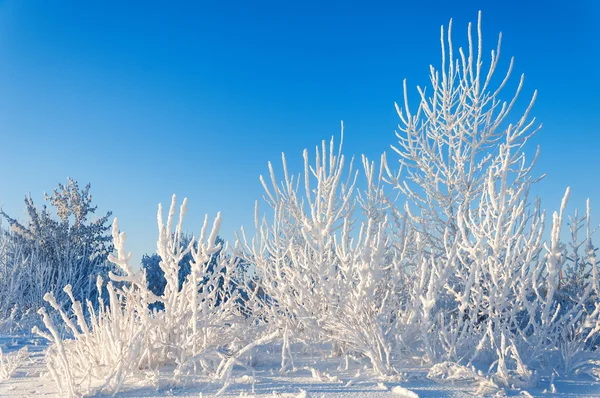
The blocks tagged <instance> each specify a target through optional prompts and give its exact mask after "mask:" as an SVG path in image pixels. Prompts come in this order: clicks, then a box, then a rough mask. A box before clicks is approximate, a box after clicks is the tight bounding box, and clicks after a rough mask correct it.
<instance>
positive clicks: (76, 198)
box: [0, 178, 113, 306]
mask: <svg viewBox="0 0 600 398" xmlns="http://www.w3.org/2000/svg"><path fill="white" fill-rule="evenodd" d="M90 188H91V186H90V184H87V185H86V186H85V188H83V189H80V188H79V185H78V183H77V181H75V180H73V179H71V178H69V179H68V181H67V184H65V185H63V184H58V188H57V189H55V190H54V191H53V192H52V194H50V195H48V194H45V195H44V196H45V200H46V202H48V203H49V205H50V206H51V207H52V208H54V210H55V214H56V215H54V214H53V212H51V211H50V209H49V208H48V206H47V205H43V206H42V207H41V208H38V207H36V205H35V203H34V201H33V199H32V198H31V196H26V197H25V207H26V212H27V215H28V216H29V217H28V218H29V219H28V220H27V221H26V222H23V223H21V222H19V221H17V219H16V218H13V217H11V216H9V215H8V214H6V213H5V212H4V211H3V210H0V216H2V218H4V219H5V220H6V221H7V222H8V224H9V226H10V229H11V231H10V232H9V233H8V232H7V233H5V236H4V238H5V239H8V240H10V242H11V243H10V245H7V246H8V247H11V248H13V250H12V253H11V252H7V253H6V254H5V260H4V262H5V263H10V264H13V265H12V267H13V268H14V267H20V274H22V275H23V278H22V279H23V280H22V281H20V284H21V289H20V291H19V294H20V295H21V296H22V297H14V298H13V299H12V300H11V301H12V302H11V303H10V304H11V305H12V304H14V305H21V306H22V303H26V302H29V303H30V304H31V305H35V302H36V301H37V300H33V302H31V300H28V299H27V297H26V296H29V295H34V296H36V297H39V298H40V299H41V297H43V295H44V294H45V293H46V292H48V291H54V292H55V294H56V295H57V298H59V299H64V298H66V297H65V296H64V293H63V291H62V287H63V286H65V285H67V284H70V285H71V286H72V288H73V294H74V295H75V297H77V298H78V299H84V298H88V297H91V296H92V295H93V293H94V292H95V289H96V276H97V275H107V274H108V271H109V270H110V269H112V267H111V266H109V265H108V262H107V257H108V254H109V253H111V252H112V250H113V245H112V240H111V236H110V224H108V219H109V217H110V216H111V214H112V213H111V212H107V213H106V214H105V215H104V216H101V217H94V218H92V216H93V215H94V214H95V213H96V210H97V206H93V205H92V196H91V194H90ZM2 283H3V281H0V285H1V284H2ZM13 302H14V303H13ZM37 304H40V305H41V304H42V302H41V301H40V302H39V303H37Z"/></svg>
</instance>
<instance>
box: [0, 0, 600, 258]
mask: <svg viewBox="0 0 600 398" xmlns="http://www.w3.org/2000/svg"><path fill="white" fill-rule="evenodd" d="M125 3H127V4H125ZM418 3H426V4H418ZM479 9H481V10H482V11H483V34H484V47H485V52H486V53H488V54H489V51H490V50H491V49H492V48H494V47H495V44H496V38H497V35H498V33H499V32H500V31H502V32H503V47H502V48H503V60H502V62H501V66H502V67H506V65H507V64H508V61H509V59H510V56H514V57H515V59H516V64H515V74H514V76H513V81H516V80H517V79H518V75H519V74H521V73H524V74H525V77H526V80H525V87H524V95H523V98H524V99H525V98H528V97H529V96H530V95H531V93H532V92H533V90H534V89H538V90H539V96H538V101H537V105H536V107H535V108H534V112H533V114H534V115H535V116H536V117H537V119H538V120H539V121H540V122H543V123H544V128H543V129H542V131H541V132H540V133H539V134H538V135H537V136H536V138H535V139H534V140H533V141H534V142H532V144H533V145H532V146H531V147H530V148H531V149H532V150H533V149H534V145H535V144H540V145H541V157H540V160H539V163H538V166H537V171H538V172H539V173H540V174H541V173H544V172H545V173H547V174H548V177H547V178H546V179H545V180H544V181H543V182H541V183H540V184H538V186H536V188H535V192H536V193H538V194H540V196H541V197H542V198H543V203H544V205H545V206H546V207H548V208H550V209H555V208H557V207H558V206H559V201H560V198H561V197H562V194H563V192H564V189H565V188H566V186H568V185H570V186H571V187H572V201H571V203H572V204H573V205H578V206H579V207H584V206H585V199H586V198H587V197H590V198H591V199H592V206H593V207H594V205H595V207H596V208H597V209H598V210H597V211H596V214H600V190H599V188H598V183H597V174H598V171H597V170H598V168H599V166H600V157H599V156H598V153H599V148H600V147H599V144H600V100H599V99H598V94H597V93H598V92H599V91H600V77H599V73H598V72H599V71H600V56H599V55H598V53H599V50H600V45H599V43H600V41H599V39H600V28H599V26H600V23H599V22H598V21H599V19H600V8H599V6H598V5H597V2H595V1H592V0H584V1H577V2H564V1H560V2H559V1H544V2H540V1H529V2H524V1H513V0H510V1H502V2H482V1H460V2H451V1H443V2H442V1H431V2H416V1H413V2H401V1H393V2H387V3H386V2H368V3H367V2H361V3H359V2H356V3H354V2H341V1H340V2H320V1H319V2H317V1H314V2H313V1H304V2H293V3H292V2H281V1H273V2H263V1H255V2H239V3H234V2H217V1H212V2H204V1H199V2H189V4H186V3H179V2H154V1H143V2H142V1H140V2H134V1H129V2H117V1H115V2H111V1H102V2H88V1H85V2H81V1H79V2H76V1H59V2H50V1H41V0H40V1H16V0H9V1H3V2H2V3H0V205H2V207H3V209H4V210H5V211H6V212H7V213H9V214H14V215H17V216H18V217H21V218H24V206H23V202H22V199H23V196H24V195H25V194H27V193H28V192H30V193H31V195H32V197H33V198H34V200H37V202H38V203H40V204H41V203H42V201H43V192H44V191H48V192H49V191H51V190H52V189H54V188H55V187H56V185H57V183H59V182H65V181H66V179H67V177H68V176H71V177H73V178H75V179H76V180H78V181H79V182H80V184H81V185H82V186H83V185H84V184H85V183H87V182H91V183H92V194H93V197H94V202H95V203H96V204H97V205H99V210H100V211H106V210H112V211H113V212H114V215H116V216H117V217H119V220H120V225H121V228H122V229H123V230H125V231H126V232H127V233H128V236H129V240H128V247H129V248H130V249H131V250H132V251H134V258H136V259H137V258H139V257H141V255H142V254H143V253H146V252H151V251H153V250H154V248H155V246H154V245H155V243H154V242H155V236H156V226H155V225H156V219H155V214H156V205H157V203H158V202H163V203H167V202H169V200H170V196H171V194H172V193H177V194H178V196H179V197H181V198H183V197H185V196H187V197H188V198H189V202H190V203H189V213H188V214H189V215H188V217H187V219H186V223H185V225H186V230H188V231H190V232H195V233H197V232H198V230H199V228H200V226H201V225H200V223H201V220H202V218H203V216H204V214H205V213H208V214H210V215H211V216H212V215H214V214H216V212H217V211H219V210H220V211H222V212H223V230H222V235H223V236H224V237H226V238H232V237H233V231H234V230H236V229H237V228H239V226H240V225H246V226H250V224H251V223H252V216H253V207H254V201H255V200H256V199H259V198H260V197H261V194H262V191H261V186H260V183H259V180H258V177H259V175H260V174H261V173H265V172H266V170H267V168H266V164H267V161H268V160H273V161H275V162H276V163H278V161H279V159H280V154H281V152H285V153H286V154H287V157H288V159H289V160H290V167H291V168H292V169H296V170H299V169H298V166H299V165H300V159H301V152H302V150H303V148H305V147H311V148H312V147H313V146H314V145H316V144H318V143H319V142H320V140H322V139H328V138H329V137H331V136H332V135H338V134H339V125H340V120H344V123H345V126H346V132H345V137H346V138H345V148H346V150H345V153H346V154H347V155H357V156H358V155H360V154H361V153H364V154H367V155H368V156H370V157H372V158H376V157H378V156H379V154H380V153H382V152H383V151H387V150H389V146H390V145H391V144H394V143H395V136H394V130H395V128H396V124H397V116H396V114H395V110H394V102H395V101H402V81H403V79H405V78H406V79H407V80H408V86H409V88H410V90H411V92H412V94H413V98H414V96H415V94H416V91H415V89H414V87H416V85H421V86H423V85H426V84H427V83H428V71H429V69H428V68H429V65H430V64H433V65H436V66H437V65H439V59H440V55H439V54H440V51H439V27H440V25H442V24H444V25H446V24H447V23H448V21H449V19H450V18H453V19H454V37H455V43H457V44H458V45H461V44H462V45H464V43H465V38H466V28H467V23H468V22H469V21H473V22H474V21H476V19H477V11H478V10H479ZM595 219H596V220H597V221H600V217H595Z"/></svg>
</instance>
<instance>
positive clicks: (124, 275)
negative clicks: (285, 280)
mask: <svg viewBox="0 0 600 398" xmlns="http://www.w3.org/2000/svg"><path fill="white" fill-rule="evenodd" d="M175 209H176V206H175V196H173V201H172V203H171V207H170V211H169V214H168V217H167V223H166V224H164V222H163V216H162V208H161V207H160V206H159V211H158V229H159V238H158V242H157V253H158V254H159V256H160V257H161V259H162V261H161V263H160V267H161V269H162V271H163V272H164V275H165V277H166V286H165V289H164V292H163V294H162V295H161V296H156V295H154V294H153V293H152V292H151V291H150V290H149V289H148V284H147V282H146V277H145V274H144V272H143V270H141V271H138V272H134V271H133V269H132V268H131V266H130V264H129V260H130V258H131V253H129V254H127V253H126V252H125V234H124V233H123V232H119V229H118V222H117V220H116V219H115V222H114V223H113V240H114V245H115V248H116V250H117V256H113V255H110V256H109V259H110V261H112V262H113V263H114V264H116V265H117V266H118V268H119V269H120V271H121V274H120V275H115V274H114V273H112V272H111V273H110V274H109V277H110V282H108V284H107V285H106V286H104V281H103V280H102V278H98V280H97V290H98V291H99V292H100V291H102V289H106V290H107V292H108V302H105V301H104V299H103V298H102V296H100V297H99V298H98V300H99V302H100V304H99V308H98V310H96V309H95V308H94V306H93V304H92V302H91V301H89V300H88V301H86V307H87V308H86V309H87V311H88V313H89V315H86V314H85V313H84V309H83V308H82V304H81V303H80V302H79V301H78V300H76V299H75V297H74V296H73V294H72V289H71V286H69V285H67V286H66V287H65V289H64V291H65V293H66V294H67V295H68V296H69V297H70V299H71V312H72V315H68V314H67V312H66V311H64V310H63V309H62V307H61V306H60V305H59V303H57V301H56V300H55V298H54V296H53V294H52V293H48V294H47V295H46V296H45V300H46V301H47V302H48V303H49V304H50V305H51V306H52V307H53V308H54V310H55V311H57V312H58V313H59V314H60V316H61V318H62V321H63V322H64V324H65V325H66V327H67V328H68V329H69V330H70V331H71V333H72V335H73V338H72V339H63V338H62V336H60V335H59V333H58V332H57V330H56V326H55V324H54V322H53V321H52V319H50V317H49V316H48V314H47V312H46V310H45V309H44V308H42V309H40V314H41V315H42V317H43V321H44V324H45V326H46V329H47V331H41V330H39V329H38V328H36V329H35V332H36V333H38V334H40V335H42V336H43V337H45V338H47V339H48V340H50V341H52V342H53V343H54V344H53V346H52V347H50V349H49V350H48V353H47V363H48V368H49V370H50V372H51V374H52V376H53V377H54V379H55V381H56V383H57V385H58V386H59V389H60V391H61V394H64V395H68V396H80V395H84V394H89V393H93V392H99V391H109V392H118V391H119V390H120V388H121V387H122V385H123V383H124V382H125V380H126V379H128V378H136V377H142V378H143V376H144V375H145V376H148V377H150V376H152V374H153V372H157V371H158V370H159V369H160V368H161V367H163V366H164V365H173V366H175V372H174V375H173V381H174V382H180V381H182V380H183V379H184V378H185V377H187V376H189V375H193V374H196V373H200V372H205V373H210V372H212V373H218V374H219V375H221V374H222V372H224V371H223V370H221V369H226V370H229V369H230V367H231V366H230V365H229V362H228V361H229V360H230V359H231V358H234V357H235V353H236V349H237V348H239V347H243V346H244V345H245V341H244V334H243V333H240V332H239V331H238V330H237V322H236V320H237V318H240V317H239V314H238V305H237V296H236V295H237V294H238V293H237V290H228V289H227V286H229V283H228V282H229V278H230V274H231V272H232V271H233V270H234V269H235V262H234V261H232V260H231V259H230V258H229V257H227V256H225V255H224V252H226V248H223V253H222V254H220V255H219V256H218V258H217V260H216V262H215V263H214V269H213V270H212V272H211V271H209V270H208V269H207V267H208V266H209V264H210V263H211V261H210V260H211V257H212V256H213V255H215V253H217V252H219V250H220V249H221V246H220V245H219V244H217V243H216V238H217V233H218V230H219V226H220V215H218V216H217V218H216V219H215V222H214V225H213V228H212V231H210V233H208V234H207V232H208V229H207V228H208V218H205V221H204V225H203V227H202V230H201V233H200V237H199V239H198V241H197V244H194V240H191V241H190V242H189V243H188V245H187V246H183V245H181V242H182V229H181V226H182V221H183V216H184V214H185V211H186V201H185V200H184V202H183V205H182V206H181V208H180V214H179V220H178V222H177V224H176V225H174V216H175ZM187 253H191V256H192V262H191V264H190V266H191V272H190V274H189V276H188V277H187V279H186V280H185V281H184V283H183V285H182V286H181V288H180V286H179V278H178V274H179V264H180V261H181V259H182V258H183V257H184V256H185V255H186V254H187ZM155 302H161V303H162V305H163V306H164V311H156V310H152V309H151V308H150V305H151V304H153V303H155ZM242 354H243V353H242ZM219 365H220V366H221V368H219V367H218V366H219ZM219 372H221V373H219Z"/></svg>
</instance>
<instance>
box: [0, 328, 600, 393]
mask: <svg viewBox="0 0 600 398" xmlns="http://www.w3.org/2000/svg"><path fill="white" fill-rule="evenodd" d="M25 346H26V347H27V348H28V350H29V353H30V356H29V358H27V359H25V360H24V361H23V362H22V363H21V365H20V366H19V367H18V369H17V371H16V372H15V374H14V375H13V376H12V377H11V378H10V379H8V380H4V381H0V397H33V396H40V397H53V396H57V395H58V391H57V388H56V386H55V384H54V381H53V380H52V378H51V377H50V375H49V374H47V369H46V366H45V360H44V352H45V350H46V349H47V344H46V343H45V342H44V341H43V340H42V339H40V338H38V337H22V336H3V337H0V348H2V351H3V352H4V353H5V355H8V356H10V355H14V354H15V353H16V352H17V351H18V350H19V349H21V348H22V347H25ZM280 350H281V346H279V345H268V346H265V347H262V349H261V350H260V352H257V353H256V354H257V355H255V358H259V359H258V360H256V359H255V362H254V364H253V365H254V368H253V371H248V370H247V369H244V368H243V367H239V368H236V369H235V371H234V375H233V377H232V380H233V383H232V384H231V385H230V386H229V387H228V388H227V389H226V390H225V391H223V392H222V394H221V396H225V397H240V396H245V397H300V398H302V397H326V398H337V397H339V398H342V397H343V398H346V397H357V398H361V397H365V398H366V397H368V398H378V397H382V398H383V397H402V396H405V397H414V396H415V395H412V394H411V393H413V394H416V396H419V397H473V396H480V395H481V393H478V392H477V390H478V384H477V383H476V382H474V381H471V382H455V383H451V382H449V383H437V382H434V381H432V380H430V379H429V378H428V377H427V373H428V371H427V369H426V368H423V367H420V366H418V365H415V364H412V365H411V364H407V365H406V366H405V367H404V368H403V372H402V374H400V375H398V376H395V377H392V378H388V379H381V378H379V377H378V376H375V375H373V373H372V371H371V370H370V369H369V366H368V364H367V363H361V362H357V361H355V360H350V362H349V366H348V368H347V369H346V362H345V360H344V359H343V358H332V357H331V356H330V355H329V352H325V351H323V352H320V351H313V352H307V351H305V350H303V349H302V348H301V347H300V346H299V345H298V346H295V347H294V351H295V353H296V354H295V358H294V361H295V362H294V364H295V369H294V370H290V371H288V372H286V373H283V374H280V373H279V372H278V371H277V370H276V369H278V367H279V362H280V357H279V355H280ZM172 380H173V378H172V373H171V372H169V370H168V369H166V370H163V371H162V372H161V373H159V374H155V373H153V372H148V373H147V375H146V378H145V379H138V380H129V381H128V383H127V385H126V387H125V388H124V389H123V391H121V392H119V394H118V396H122V397H162V396H178V397H186V396H190V397H191V396H193V397H199V396H203V397H212V396H216V395H217V393H218V392H219V390H221V389H222V387H223V385H222V384H220V383H219V382H213V381H211V380H209V379H206V378H197V379H194V380H187V381H185V380H184V381H181V382H179V383H177V384H175V383H173V381H172ZM552 384H553V385H554V390H555V391H556V392H555V393H553V388H552ZM504 394H506V395H507V396H529V395H528V394H530V395H531V396H548V397H599V396H600V382H598V381H595V380H592V379H591V378H589V377H581V378H578V379H564V378H561V377H560V376H557V377H556V378H555V379H554V381H553V383H552V380H549V379H547V378H541V379H540V380H539V382H538V385H537V387H535V388H531V389H528V390H527V391H523V390H518V389H515V390H509V391H504V390H498V391H489V392H488V393H487V394H486V395H490V396H503V395H504Z"/></svg>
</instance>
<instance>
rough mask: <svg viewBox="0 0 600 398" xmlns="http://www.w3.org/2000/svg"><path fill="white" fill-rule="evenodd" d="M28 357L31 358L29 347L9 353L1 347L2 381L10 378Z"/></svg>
mask: <svg viewBox="0 0 600 398" xmlns="http://www.w3.org/2000/svg"><path fill="white" fill-rule="evenodd" d="M27 358H29V350H28V349H27V347H23V348H21V349H20V350H18V351H17V352H13V353H11V354H7V355H5V354H4V353H3V352H2V348H0V381H5V380H8V379H10V378H11V377H12V376H13V375H14V374H15V372H16V371H17V369H18V368H19V367H20V366H21V365H23V362H24V361H25V360H26V359H27Z"/></svg>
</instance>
